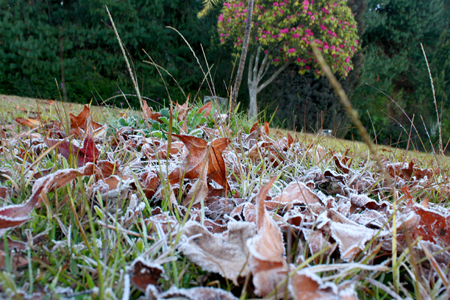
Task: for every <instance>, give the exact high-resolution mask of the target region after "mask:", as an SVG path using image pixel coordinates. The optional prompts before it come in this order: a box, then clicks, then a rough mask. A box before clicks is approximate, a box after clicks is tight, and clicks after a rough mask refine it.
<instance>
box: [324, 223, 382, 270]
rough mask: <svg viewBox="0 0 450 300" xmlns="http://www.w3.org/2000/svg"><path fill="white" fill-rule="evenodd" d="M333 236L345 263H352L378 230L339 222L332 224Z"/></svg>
mask: <svg viewBox="0 0 450 300" xmlns="http://www.w3.org/2000/svg"><path fill="white" fill-rule="evenodd" d="M330 230H331V236H332V237H333V239H334V240H335V241H336V242H337V243H338V244H339V252H340V253H341V258H342V259H343V260H345V261H347V262H348V261H351V260H352V259H353V258H355V256H356V255H358V254H359V253H360V252H361V251H362V250H364V248H365V246H366V242H368V241H370V240H371V239H372V238H373V237H374V236H375V235H376V233H377V231H376V230H373V229H370V228H367V227H365V226H362V225H351V224H342V223H338V222H332V223H331V227H330Z"/></svg>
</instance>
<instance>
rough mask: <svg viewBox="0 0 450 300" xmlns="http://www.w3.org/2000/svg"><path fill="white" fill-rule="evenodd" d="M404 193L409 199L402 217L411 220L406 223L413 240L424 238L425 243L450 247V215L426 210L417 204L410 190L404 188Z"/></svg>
mask: <svg viewBox="0 0 450 300" xmlns="http://www.w3.org/2000/svg"><path fill="white" fill-rule="evenodd" d="M402 191H403V192H404V193H405V195H406V196H407V198H408V201H407V203H406V208H405V209H404V211H403V213H402V215H403V216H405V218H406V217H407V219H408V220H409V221H408V222H405V225H406V226H407V228H408V231H409V232H410V234H411V238H412V239H413V240H415V239H417V238H418V237H422V238H423V240H424V241H429V242H432V243H434V244H436V245H441V246H442V247H443V248H446V247H449V246H450V234H449V233H450V214H448V213H447V214H446V215H444V214H442V213H439V212H438V211H436V210H432V209H429V208H425V207H423V206H421V205H420V204H415V203H414V201H413V198H412V196H411V195H410V194H409V191H408V188H407V187H406V186H404V187H403V188H402Z"/></svg>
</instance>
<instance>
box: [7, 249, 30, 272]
mask: <svg viewBox="0 0 450 300" xmlns="http://www.w3.org/2000/svg"><path fill="white" fill-rule="evenodd" d="M11 256H12V257H11ZM8 259H9V260H10V262H11V269H12V270H16V269H18V268H21V267H25V266H27V265H28V259H27V256H26V255H24V254H21V253H16V252H11V251H10V253H8ZM0 268H1V269H4V268H6V253H5V251H3V250H0Z"/></svg>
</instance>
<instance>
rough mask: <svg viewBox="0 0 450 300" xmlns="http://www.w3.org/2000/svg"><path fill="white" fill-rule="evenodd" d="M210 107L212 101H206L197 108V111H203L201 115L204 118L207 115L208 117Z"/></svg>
mask: <svg viewBox="0 0 450 300" xmlns="http://www.w3.org/2000/svg"><path fill="white" fill-rule="evenodd" d="M211 108H212V103H211V102H208V103H206V104H205V105H203V106H202V107H200V109H199V110H198V113H199V114H200V113H202V112H205V113H204V114H203V116H204V117H205V118H208V117H209V113H210V112H211Z"/></svg>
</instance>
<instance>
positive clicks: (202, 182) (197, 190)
mask: <svg viewBox="0 0 450 300" xmlns="http://www.w3.org/2000/svg"><path fill="white" fill-rule="evenodd" d="M207 196H208V184H207V183H206V172H203V176H202V178H199V179H197V180H196V181H195V183H194V184H193V185H192V187H191V189H190V190H189V192H188V193H187V195H186V197H185V198H184V200H183V205H184V206H186V207H187V206H188V205H189V203H190V202H191V201H192V202H193V203H192V205H195V204H197V203H199V202H201V201H202V200H204V199H205V198H206V197H207Z"/></svg>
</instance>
